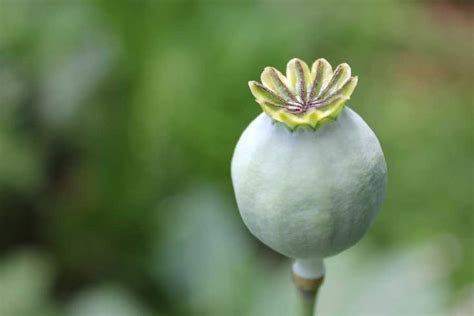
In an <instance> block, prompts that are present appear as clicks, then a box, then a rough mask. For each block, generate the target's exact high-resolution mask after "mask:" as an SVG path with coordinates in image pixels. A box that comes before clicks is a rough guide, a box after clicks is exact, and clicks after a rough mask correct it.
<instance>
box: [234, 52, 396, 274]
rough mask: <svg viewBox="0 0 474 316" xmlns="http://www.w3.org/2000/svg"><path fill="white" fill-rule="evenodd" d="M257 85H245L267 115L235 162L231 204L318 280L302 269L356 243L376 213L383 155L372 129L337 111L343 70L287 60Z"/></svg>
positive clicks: (348, 84) (349, 81)
mask: <svg viewBox="0 0 474 316" xmlns="http://www.w3.org/2000/svg"><path fill="white" fill-rule="evenodd" d="M262 83H263V84H260V83H258V82H253V81H252V82H250V83H249V85H250V89H251V91H252V93H253V94H254V96H255V97H256V100H257V102H258V103H259V104H260V105H261V107H262V109H263V111H264V112H265V113H262V114H260V115H259V116H258V117H257V118H256V119H255V120H254V121H253V122H251V123H250V125H249V126H248V127H247V129H246V130H245V131H244V132H243V134H242V136H241V137H240V140H239V142H238V144H237V147H236V148H235V152H234V156H233V159H232V181H233V185H234V190H235V195H236V199H237V204H238V207H239V210H240V213H241V216H242V218H243V220H244V222H245V224H246V225H247V227H248V228H249V230H250V231H251V232H252V233H253V234H254V235H255V236H256V237H257V238H258V239H260V240H261V241H262V242H263V243H265V244H266V245H268V246H269V247H271V248H273V249H274V250H276V251H278V252H279V253H281V254H283V255H285V256H288V257H292V258H295V259H299V261H298V260H297V266H301V267H303V269H302V270H303V271H301V272H300V275H303V276H304V274H305V273H306V274H308V273H309V274H311V273H314V274H317V273H321V274H322V271H319V272H318V271H313V272H311V271H309V270H311V269H305V268H304V266H307V265H308V263H309V264H312V265H313V266H314V267H315V268H314V269H316V270H318V269H322V268H321V267H322V265H320V262H319V261H318V260H319V259H322V258H325V257H328V256H331V255H335V254H337V253H339V252H341V251H343V250H344V249H347V248H349V247H350V246H352V245H354V244H355V243H356V242H357V241H359V240H360V239H361V238H362V237H363V235H364V234H365V232H366V231H367V229H368V228H369V226H370V224H371V222H372V220H373V219H374V217H375V215H376V214H377V213H378V211H379V209H380V206H381V203H382V201H383V199H384V195H385V189H386V182H387V167H386V163H385V159H384V155H383V152H382V149H381V146H380V144H379V141H378V140H377V137H376V136H375V134H374V133H373V132H372V130H371V129H370V128H369V126H368V125H367V124H366V123H365V122H364V121H363V120H362V118H361V117H360V116H359V115H357V114H356V113H355V112H354V111H352V110H351V109H349V108H348V107H344V103H345V102H346V101H347V100H348V99H349V97H350V95H351V93H352V91H353V90H354V88H355V86H356V84H357V77H351V71H350V67H349V66H348V65H347V64H342V65H339V66H338V67H337V68H336V69H335V70H334V72H333V71H332V69H331V65H329V63H328V62H327V61H326V60H324V59H319V60H317V61H316V62H315V63H314V64H313V66H312V67H311V69H309V67H308V66H307V65H306V64H305V63H304V62H302V61H301V60H298V59H293V60H291V61H290V62H289V63H288V68H287V76H286V77H284V76H283V75H282V74H281V73H279V72H278V71H277V70H275V69H274V68H270V67H267V68H265V70H264V71H263V73H262ZM315 260H316V261H317V263H314V262H315ZM321 262H322V261H321ZM298 263H299V265H298ZM318 265H319V267H316V266H318ZM294 269H297V267H295V268H294ZM305 271H306V272H305ZM308 277H311V275H309V276H308ZM313 277H314V275H313Z"/></svg>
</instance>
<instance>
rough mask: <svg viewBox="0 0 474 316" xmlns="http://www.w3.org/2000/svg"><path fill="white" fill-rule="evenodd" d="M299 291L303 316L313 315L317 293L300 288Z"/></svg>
mask: <svg viewBox="0 0 474 316" xmlns="http://www.w3.org/2000/svg"><path fill="white" fill-rule="evenodd" d="M299 292H300V300H301V316H313V315H314V307H315V306H316V294H317V293H314V292H308V291H302V290H299Z"/></svg>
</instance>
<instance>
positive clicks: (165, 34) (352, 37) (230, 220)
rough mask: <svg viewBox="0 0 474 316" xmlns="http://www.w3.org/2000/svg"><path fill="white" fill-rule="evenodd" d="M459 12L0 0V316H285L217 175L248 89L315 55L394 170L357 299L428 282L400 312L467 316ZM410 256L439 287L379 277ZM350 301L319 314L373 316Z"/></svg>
mask: <svg viewBox="0 0 474 316" xmlns="http://www.w3.org/2000/svg"><path fill="white" fill-rule="evenodd" d="M473 12H474V9H473V7H472V5H470V4H469V3H467V2H447V1H436V2H428V1H426V2H421V1H420V2H405V1H389V0H386V1H380V2H374V1H369V0H367V1H349V2H342V1H311V2H300V3H299V4H294V3H293V2H289V1H276V2H269V1H246V2H242V3H237V2H232V1H231V2H225V1H176V2H172V1H152V2H134V1H118V2H115V1H75V2H59V1H46V0H44V1H14V0H0V255H1V259H0V297H1V298H2V299H1V300H0V315H2V316H17V315H18V316H28V315H41V316H42V315H45V316H49V315H52V316H55V315H72V316H76V315H99V316H101V315H124V316H127V315H128V316H134V315H211V316H212V315H277V314H276V313H278V312H279V313H283V314H282V315H290V314H291V313H292V312H291V308H292V306H293V305H291V304H287V305H285V306H283V305H284V304H283V303H284V302H289V301H288V300H290V301H291V300H292V298H293V296H294V293H293V289H292V288H291V283H290V282H289V281H288V279H287V278H286V277H287V276H286V275H285V273H287V272H285V271H287V270H288V266H287V261H286V260H285V259H283V258H280V257H279V256H277V255H275V254H273V253H272V252H270V251H268V250H267V249H265V248H264V247H263V246H261V245H259V244H258V243H257V242H256V241H255V240H254V239H251V237H250V235H249V233H248V232H247V231H246V230H245V228H244V227H243V224H242V222H241V221H240V218H239V215H238V211H237V208H236V205H235V203H234V202H233V197H232V187H231V182H230V171H229V164H230V159H231V157H232V151H233V148H234V145H235V143H236V142H237V139H238V137H239V135H240V133H241V132H242V130H243V129H244V128H245V126H246V125H247V124H248V123H249V122H250V121H251V120H252V119H253V118H254V117H255V116H256V115H257V114H258V113H259V112H260V110H259V108H258V105H257V104H256V103H255V102H254V101H253V97H252V96H251V94H250V93H249V91H248V87H247V81H248V80H252V79H258V76H259V74H260V72H261V70H262V69H263V67H264V66H267V65H274V66H276V67H277V68H283V67H284V65H285V64H286V62H287V61H288V60H289V59H290V58H292V57H299V58H302V59H304V60H306V61H308V62H311V61H313V60H314V59H316V58H318V57H321V56H323V57H325V58H327V59H328V60H329V61H330V62H331V63H332V64H338V63H341V62H348V63H349V64H350V65H351V67H352V69H353V72H354V74H357V75H359V86H358V88H357V90H356V91H355V93H354V95H353V97H352V100H351V104H350V106H351V107H352V108H354V109H355V110H356V111H357V112H358V113H360V114H361V116H362V117H364V119H365V120H366V121H367V122H368V124H369V125H370V126H371V127H372V128H373V129H374V131H375V132H376V133H377V135H378V136H379V138H380V141H381V143H382V146H383V148H384V151H385V154H386V158H387V163H388V166H389V190H388V196H387V201H386V203H385V205H384V209H383V211H382V212H381V213H380V215H379V217H378V219H377V220H376V221H375V223H374V226H373V228H372V229H371V231H370V233H369V234H368V236H367V237H366V239H365V240H364V244H365V247H361V248H357V249H354V250H350V251H348V253H349V255H351V254H352V256H354V257H355V258H359V259H357V260H362V259H360V258H361V257H362V255H364V256H366V257H367V256H369V257H370V256H375V258H373V259H371V260H370V264H371V266H370V268H368V269H366V270H365V271H366V272H365V274H364V275H365V276H367V277H369V275H370V274H371V273H370V272H371V271H372V272H373V275H374V276H373V278H371V279H372V280H374V281H372V282H373V283H374V284H378V285H379V286H378V287H377V286H375V285H374V286H373V287H368V288H367V291H368V292H367V293H374V292H379V291H384V288H383V287H381V285H380V284H381V283H383V282H387V279H391V280H399V279H400V278H399V275H398V274H399V273H403V272H404V271H415V272H413V273H414V274H415V275H416V274H417V271H423V269H425V268H429V269H427V271H428V272H426V273H428V274H429V271H432V270H436V269H438V268H439V269H440V271H444V272H443V273H447V275H446V276H445V277H443V278H441V279H440V280H441V281H439V282H442V285H439V284H437V285H436V286H434V285H432V283H430V282H424V281H423V282H422V281H420V282H418V281H416V280H412V279H408V278H407V279H404V278H403V279H402V280H403V281H404V282H413V286H414V288H416V289H420V290H416V291H413V293H412V296H413V297H411V299H413V298H414V297H416V295H420V296H419V297H420V300H423V302H425V303H426V304H427V305H410V302H409V301H408V299H409V297H407V296H402V297H401V298H400V299H402V300H403V299H406V301H403V302H405V303H406V304H400V306H404V307H402V308H406V309H400V310H399V311H412V312H413V313H416V312H417V311H421V310H424V311H427V312H431V311H433V313H434V312H435V311H438V312H440V313H442V312H446V311H448V310H450V311H453V310H454V309H456V308H458V309H459V310H461V311H463V310H469V308H470V307H469V306H468V307H465V306H467V305H466V304H465V302H466V300H469V298H473V297H474V291H472V284H473V281H474V271H473V268H472V267H473V266H474V255H473V249H474V247H473V246H474V245H473V233H472V230H473V215H472V214H473V212H472V210H473V205H472V203H473V198H472V193H473V190H472V180H473V165H472V157H473V152H472V151H473V146H472V144H473V142H472V141H473V139H472V137H473V133H472V105H473V104H472V103H473V99H474V98H473V97H474V96H473V92H472V88H473V87H472V80H473V75H472V74H473V72H474V62H473V59H472V56H473V53H474V41H473V36H472V27H473V14H474V13H473ZM216 187H218V188H219V189H216ZM440 236H441V237H440ZM440 240H449V246H448V247H446V246H445V244H446V243H445V242H444V241H443V242H439V241H440ZM438 243H440V245H438ZM418 245H430V246H429V247H434V248H435V249H439V250H437V251H441V255H440V256H438V257H441V258H443V259H444V260H448V262H449V263H450V265H449V268H446V267H444V268H443V266H441V267H439V266H440V265H442V261H443V260H441V261H440V260H431V261H430V260H421V259H420V260H418V261H417V260H416V259H415V263H412V264H406V265H403V264H400V265H398V266H399V268H398V269H396V268H393V269H391V268H387V269H385V270H383V267H386V266H387V264H388V263H387V264H384V263H383V262H385V261H384V260H388V259H384V258H389V257H390V258H392V257H391V256H396V257H397V258H398V257H400V258H403V256H404V255H401V253H403V251H402V250H399V249H411V250H409V251H414V252H415V253H416V252H417V250H416V249H420V248H418V247H419V246H418ZM420 247H421V246H420ZM25 248H26V249H30V250H25ZM32 249H34V250H32ZM358 249H362V250H358ZM367 249H370V251H369V250H367ZM413 249H415V250H413ZM407 251H408V250H407ZM420 251H421V250H420ZM342 256H343V258H342V259H341V260H345V259H344V258H345V257H344V256H345V255H342ZM418 256H421V255H418ZM413 257H414V258H418V257H417V255H416V254H415V255H413ZM438 257H437V258H438ZM410 258H411V257H410ZM331 260H334V261H335V262H336V260H338V257H336V258H334V259H331ZM351 260H352V259H351ZM353 260H356V259H353ZM400 260H402V259H400ZM395 261H396V260H395ZM331 262H332V261H329V264H328V269H329V271H331ZM417 262H419V263H418V265H423V266H422V267H420V266H417V264H416V263H417ZM394 265H396V264H395V263H394ZM349 266H350V265H349ZM349 266H347V267H349ZM389 266H390V265H389ZM334 269H335V270H334V274H336V272H337V271H339V268H337V264H335V268H334ZM347 269H349V268H347ZM420 269H422V270H420ZM341 271H342V270H341ZM377 271H383V273H382V275H384V276H385V274H386V276H385V278H382V277H381V279H377V273H376V272H377ZM354 273H358V271H357V272H354ZM348 274H350V272H346V273H345V274H344V273H343V272H341V275H344V276H346V275H348ZM430 275H431V274H430ZM435 275H438V274H435ZM284 277H285V278H286V279H283V278H284ZM389 277H390V278H389ZM275 278H277V279H278V280H280V281H278V280H277V279H275ZM338 280H341V279H338ZM342 280H344V279H342ZM348 282H354V283H353V284H360V283H361V281H360V280H359V279H353V281H350V280H349V281H348ZM362 282H364V281H362ZM416 282H418V283H416ZM341 283H342V281H341ZM268 284H272V285H273V284H275V287H274V289H271V290H269V289H268ZM278 284H280V285H281V286H277V285H278ZM417 284H423V286H421V287H418V288H417V287H416V286H417ZM334 286H337V285H334ZM345 286H347V285H346V284H339V287H340V288H341V287H345ZM396 289H397V287H396V286H395V290H396ZM403 289H404V287H403V285H399V288H398V290H399V291H403ZM428 289H431V290H428ZM437 289H440V290H439V291H438V290H437ZM395 290H394V291H395ZM328 291H329V284H328ZM370 291H371V292H370ZM2 293H6V294H2ZM20 293H21V294H20ZM278 293H280V294H278ZM332 293H337V291H336V292H334V291H333V292H332ZM394 293H395V292H394ZM396 293H399V292H396ZM410 293H411V292H410ZM426 293H427V294H426ZM430 293H434V294H432V295H431V294H430ZM466 293H467V294H466ZM327 295H329V294H327ZM334 295H336V294H334ZM367 295H369V294H367ZM393 295H394V296H396V295H397V294H393ZM19 297H21V301H22V302H24V304H23V303H18V300H19ZM325 297H326V296H324V294H322V297H321V301H324V300H325ZM347 297H349V296H347ZM426 297H428V298H426ZM463 297H467V299H463ZM357 299H358V298H357V297H356V296H354V298H353V299H352V300H351V301H350V302H347V304H346V305H344V304H342V305H344V306H339V305H341V302H339V301H338V300H337V299H335V298H332V299H330V297H329V296H327V298H326V300H327V301H325V302H326V303H327V304H329V305H327V307H324V308H325V309H324V311H327V313H330V311H331V310H333V311H335V312H336V309H337V310H338V311H337V313H338V315H345V314H351V312H350V311H351V306H363V307H360V309H359V311H367V312H369V311H370V308H371V306H368V305H367V306H366V305H364V303H360V304H359V303H357ZM278 300H280V301H278ZM346 300H347V299H346ZM366 300H367V298H366ZM361 302H363V300H362V301H361ZM389 302H392V303H394V302H397V301H396V300H393V301H387V304H389ZM330 303H332V304H333V305H332V307H333V308H334V309H331V305H330ZM357 304H359V305H357ZM323 306H324V305H323ZM323 306H322V307H323ZM277 307H278V309H276V308H277ZM373 308H374V311H377V308H376V307H373ZM119 311H120V312H119ZM271 311H273V312H271ZM352 311H353V310H352ZM394 311H396V310H394ZM120 313H121V314H120ZM461 313H462V312H461ZM352 315H353V313H352ZM460 315H461V314H460Z"/></svg>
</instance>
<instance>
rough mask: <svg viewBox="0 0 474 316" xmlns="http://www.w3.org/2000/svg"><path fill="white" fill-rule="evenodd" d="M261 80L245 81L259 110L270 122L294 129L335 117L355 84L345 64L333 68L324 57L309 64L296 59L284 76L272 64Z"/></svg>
mask: <svg viewBox="0 0 474 316" xmlns="http://www.w3.org/2000/svg"><path fill="white" fill-rule="evenodd" d="M260 78H261V81H262V83H259V82H257V81H249V87H250V91H251V92H252V94H253V95H254V96H255V99H256V101H257V102H258V104H260V106H261V107H262V110H263V111H264V112H265V113H266V114H267V115H268V116H270V117H271V118H272V119H273V120H274V121H277V122H281V123H283V124H285V125H286V126H288V127H289V128H290V129H291V130H294V129H295V128H296V127H298V126H309V127H311V128H316V127H317V126H319V125H321V124H323V123H324V122H327V121H331V120H334V119H336V118H337V116H338V115H339V113H341V111H342V109H343V108H344V105H345V103H346V101H347V100H349V99H350V97H351V94H352V92H353V91H354V89H355V87H356V85H357V76H354V77H351V68H350V66H349V65H348V64H346V63H343V64H340V65H338V66H337V67H336V68H335V69H334V71H333V69H332V67H331V64H329V62H328V61H327V60H326V59H324V58H320V59H317V60H316V61H315V62H314V63H313V64H312V66H311V69H310V68H309V66H308V65H307V64H306V63H305V62H304V61H302V60H301V59H298V58H293V59H292V60H290V61H289V62H288V64H287V66H286V77H285V76H283V75H282V74H281V72H279V71H278V70H277V69H275V68H273V67H266V68H265V69H264V70H263V72H262V75H261V77H260Z"/></svg>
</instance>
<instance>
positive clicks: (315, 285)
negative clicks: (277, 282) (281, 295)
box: [293, 272, 324, 316]
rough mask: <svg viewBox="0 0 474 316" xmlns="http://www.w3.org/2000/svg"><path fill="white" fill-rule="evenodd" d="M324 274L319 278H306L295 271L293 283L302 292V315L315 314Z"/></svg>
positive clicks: (310, 315) (311, 315) (309, 315)
mask: <svg viewBox="0 0 474 316" xmlns="http://www.w3.org/2000/svg"><path fill="white" fill-rule="evenodd" d="M323 281H324V276H321V277H320V278H318V279H305V278H302V277H300V276H299V275H297V274H295V273H294V272H293V283H294V284H295V286H296V288H297V289H298V291H299V292H300V300H301V316H313V315H314V308H315V306H316V299H317V294H318V290H319V287H320V286H321V284H322V283H323Z"/></svg>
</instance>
